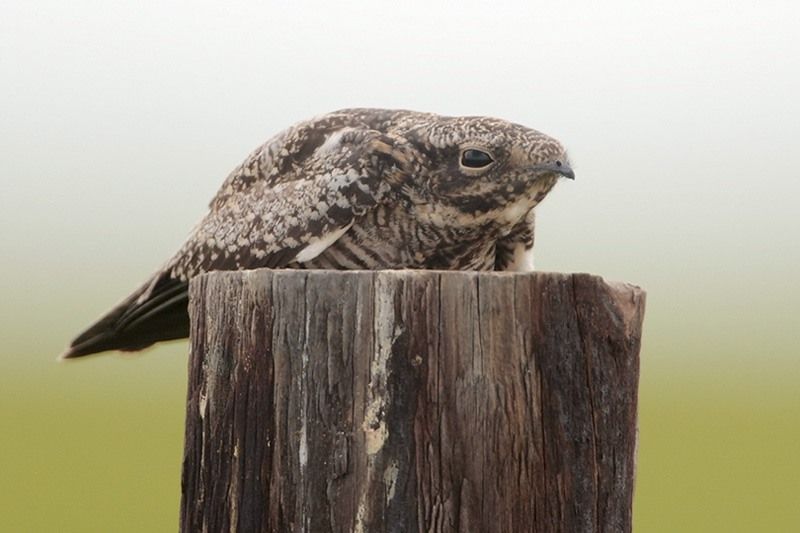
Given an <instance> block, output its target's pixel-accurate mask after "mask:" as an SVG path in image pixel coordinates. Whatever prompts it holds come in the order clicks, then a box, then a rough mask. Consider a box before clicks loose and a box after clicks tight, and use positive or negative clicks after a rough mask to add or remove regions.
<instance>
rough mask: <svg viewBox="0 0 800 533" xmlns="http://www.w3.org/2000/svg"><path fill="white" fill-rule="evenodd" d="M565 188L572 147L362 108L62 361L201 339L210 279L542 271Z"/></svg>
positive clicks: (337, 117)
mask: <svg viewBox="0 0 800 533" xmlns="http://www.w3.org/2000/svg"><path fill="white" fill-rule="evenodd" d="M562 177H563V178H569V179H574V178H575V175H574V172H573V170H572V168H571V167H570V163H569V160H568V158H567V153H566V150H565V148H564V146H563V145H562V144H561V143H560V142H559V141H557V140H556V139H554V138H552V137H550V136H548V135H546V134H544V133H541V132H539V131H537V130H534V129H530V128H527V127H525V126H522V125H519V124H516V123H512V122H508V121H506V120H502V119H498V118H493V117H485V116H456V117H451V116H443V115H438V114H434V113H425V112H417V111H408V110H389V109H369V108H359V109H343V110H339V111H335V112H332V113H328V114H324V115H320V116H317V117H315V118H312V119H310V120H306V121H303V122H299V123H297V124H295V125H293V126H291V127H289V128H288V129H286V130H284V131H282V132H280V133H278V134H276V135H275V136H273V137H272V138H271V139H269V140H268V141H267V142H266V143H264V144H263V145H261V146H259V147H258V148H257V149H256V150H255V151H253V152H252V153H251V154H250V155H249V156H248V157H247V158H246V159H245V160H244V161H243V162H242V163H241V164H240V165H239V166H237V167H236V168H235V169H234V170H233V171H232V172H231V173H230V174H229V175H228V176H227V178H226V179H225V180H224V182H223V184H222V186H221V188H220V189H219V191H218V192H217V193H216V195H215V196H214V197H213V199H212V200H211V202H210V204H209V209H208V212H207V213H206V214H205V216H204V217H202V219H201V220H200V222H199V223H198V224H197V225H196V226H195V227H194V229H193V230H192V231H191V232H190V234H189V236H188V238H187V239H186V240H185V242H184V244H183V245H182V246H181V247H180V249H179V250H178V251H177V253H176V254H175V255H173V256H172V257H171V258H170V259H169V260H168V261H166V263H164V264H163V266H161V268H159V269H158V270H157V271H156V272H155V273H154V274H153V275H152V276H151V277H150V278H149V279H147V281H146V282H145V283H144V284H142V285H141V286H140V287H139V288H138V289H137V290H135V291H134V292H133V293H131V294H130V295H129V296H128V297H126V298H125V299H124V300H122V301H121V302H120V303H119V304H118V305H117V306H115V307H113V308H112V309H111V310H110V311H109V312H108V313H106V314H105V315H103V316H101V318H100V319H99V320H97V321H96V322H95V323H94V324H92V325H91V326H89V327H88V328H87V329H86V330H85V331H84V332H83V333H81V334H80V335H78V336H77V337H75V339H74V340H73V341H72V342H71V343H70V345H69V347H68V348H67V350H66V351H65V352H64V353H63V354H62V355H61V356H60V358H61V359H73V358H77V357H82V356H85V355H89V354H94V353H100V352H106V351H112V350H116V351H123V352H132V351H139V350H142V349H144V348H147V347H149V346H151V345H153V344H155V343H157V342H161V341H167V340H174V339H180V338H185V337H188V336H189V315H188V284H189V281H190V280H191V279H192V278H194V277H195V276H198V275H200V274H202V273H205V272H209V271H215V270H246V269H255V268H290V269H291V268H297V269H338V270H356V269H357V270H380V269H433V270H477V271H492V270H499V271H504V270H510V271H520V270H522V271H525V270H532V266H533V265H532V248H533V243H534V228H535V209H534V208H535V207H536V206H537V205H538V204H539V203H540V202H541V201H542V199H543V198H544V197H545V196H546V195H547V194H548V192H550V190H551V189H552V188H553V186H554V185H555V183H556V182H557V181H558V179H559V178H562Z"/></svg>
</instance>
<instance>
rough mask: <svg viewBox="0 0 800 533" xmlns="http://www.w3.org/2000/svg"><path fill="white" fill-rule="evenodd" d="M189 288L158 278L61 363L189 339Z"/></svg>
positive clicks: (110, 314) (85, 336)
mask: <svg viewBox="0 0 800 533" xmlns="http://www.w3.org/2000/svg"><path fill="white" fill-rule="evenodd" d="M188 301H189V294H188V284H187V283H186V282H184V281H180V280H176V279H172V278H170V277H169V276H168V275H166V274H161V275H158V276H157V277H156V278H155V279H154V280H151V281H149V282H148V283H146V284H144V285H143V286H142V287H140V288H139V289H138V290H136V291H135V292H134V293H133V294H131V295H130V296H128V297H127V298H125V300H123V301H122V302H121V303H120V304H119V305H117V306H116V307H114V308H113V309H112V310H111V311H109V312H108V313H107V314H106V315H104V316H103V317H101V318H100V319H99V320H98V321H97V322H95V323H94V324H93V325H92V326H90V327H89V328H88V329H86V331H84V332H83V333H81V334H80V335H78V336H77V337H76V338H75V339H74V340H73V341H72V342H71V343H70V346H69V348H68V349H67V350H66V351H65V352H64V353H63V354H62V355H61V357H60V358H61V359H73V358H76V357H82V356H84V355H90V354H93V353H99V352H105V351H108V350H122V351H135V350H141V349H143V348H146V347H148V346H150V345H152V344H154V343H156V342H159V341H166V340H173V339H182V338H185V337H188V336H189V312H188Z"/></svg>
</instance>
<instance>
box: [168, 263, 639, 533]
mask: <svg viewBox="0 0 800 533" xmlns="http://www.w3.org/2000/svg"><path fill="white" fill-rule="evenodd" d="M644 300H645V298H644V293H643V292H642V291H641V290H640V289H638V288H636V287H632V286H629V285H622V284H617V285H612V284H608V283H606V282H605V281H603V280H602V279H601V278H599V277H596V276H590V275H586V274H574V275H566V274H544V273H530V274H504V273H460V272H433V271H378V272H331V271H296V270H290V271H269V270H260V271H250V272H227V273H223V272H219V273H213V274H209V275H204V276H201V277H199V278H198V279H196V280H195V281H193V283H192V287H191V292H190V314H191V317H192V330H191V338H192V354H191V360H190V370H189V372H190V381H189V392H188V401H187V416H186V447H185V454H184V464H183V479H182V491H183V499H182V503H181V529H182V531H184V532H189V531H248V532H249V531H307V532H328V531H332V532H339V531H348V532H349V531H355V532H373V531H392V532H394V531H397V532H406V531H426V532H440V531H441V532H445V531H463V532H476V531H501V532H514V531H565V532H575V531H587V532H591V531H630V529H631V505H632V499H633V483H634V470H635V451H636V406H637V387H638V374H639V346H640V340H641V328H642V319H643V313H644Z"/></svg>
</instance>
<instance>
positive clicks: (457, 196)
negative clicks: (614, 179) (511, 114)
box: [402, 116, 575, 226]
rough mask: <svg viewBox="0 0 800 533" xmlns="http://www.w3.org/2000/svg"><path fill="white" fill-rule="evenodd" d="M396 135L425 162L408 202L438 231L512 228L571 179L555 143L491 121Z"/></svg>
mask: <svg viewBox="0 0 800 533" xmlns="http://www.w3.org/2000/svg"><path fill="white" fill-rule="evenodd" d="M402 134H403V136H404V137H405V138H406V139H407V140H408V142H409V143H410V144H411V145H412V146H413V147H414V149H415V151H417V152H418V155H417V157H416V158H415V159H417V160H419V161H422V162H423V163H422V164H421V165H420V166H419V167H418V168H416V169H415V171H414V174H415V176H414V181H415V184H416V186H415V187H406V191H407V194H408V197H409V198H410V199H411V201H412V204H413V205H414V206H415V209H416V210H417V211H419V213H418V214H420V215H422V216H424V215H426V214H429V215H430V216H431V217H434V218H442V217H444V219H447V220H444V221H443V223H448V222H453V220H452V219H453V218H457V219H460V220H462V221H463V223H467V222H473V223H474V224H477V225H481V224H484V225H494V226H510V225H514V224H516V223H518V222H519V221H520V220H522V219H523V218H525V216H526V215H527V213H528V212H529V211H530V210H531V209H532V208H533V207H534V206H535V205H536V204H538V203H539V202H540V201H541V200H542V199H543V198H544V196H545V195H546V194H547V193H548V192H549V191H550V189H551V188H552V187H553V185H554V184H555V182H556V181H557V179H558V178H559V177H562V176H563V177H567V178H570V179H574V177H575V176H574V174H573V171H572V169H571V168H570V164H569V160H568V159H567V155H566V151H565V149H564V147H563V146H562V145H561V143H559V142H558V141H557V140H555V139H553V138H552V137H549V136H547V135H545V134H543V133H540V132H538V131H536V130H533V129H530V128H526V127H524V126H520V125H518V124H513V123H510V122H506V121H504V120H500V119H496V118H489V117H439V116H435V118H431V119H429V120H427V121H423V123H422V125H421V126H417V127H414V128H412V129H410V130H409V131H406V132H402Z"/></svg>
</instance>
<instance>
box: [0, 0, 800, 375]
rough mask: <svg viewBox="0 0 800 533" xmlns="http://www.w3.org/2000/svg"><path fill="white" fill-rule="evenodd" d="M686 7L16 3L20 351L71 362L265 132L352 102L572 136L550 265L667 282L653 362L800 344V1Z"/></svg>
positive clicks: (7, 303)
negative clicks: (89, 329) (97, 321)
mask: <svg viewBox="0 0 800 533" xmlns="http://www.w3.org/2000/svg"><path fill="white" fill-rule="evenodd" d="M668 4H669V5H668V6H666V5H665V6H661V7H656V6H652V5H646V4H644V3H638V2H605V3H589V2H586V3H584V2H575V3H569V4H565V3H562V2H548V3H541V4H537V3H531V2H505V3H502V4H497V3H494V2H493V3H489V2H484V3H476V2H457V3H456V2H432V3H431V2H405V3H397V2H393V3H386V4H384V3H382V2H369V3H348V2H293V3H291V4H290V3H288V2H287V3H275V2H273V3H261V4H259V5H256V4H255V3H252V4H250V3H242V2H226V3H221V2H220V3H209V2H199V3H198V2H136V3H133V2H108V1H104V2H100V1H97V2H87V1H73V2H68V3H67V2H36V3H35V5H34V3H28V2H3V3H1V4H0V250H2V252H0V269H2V270H1V271H0V273H2V276H0V291H2V294H3V301H2V302H0V327H1V328H2V334H3V336H4V337H5V338H6V342H5V346H4V348H3V351H4V352H5V351H7V353H6V354H3V356H2V359H3V363H0V364H7V363H9V362H14V361H16V362H19V363H23V362H24V361H31V360H37V361H38V360H41V361H44V360H47V361H51V360H52V357H54V356H55V355H56V354H57V353H58V352H59V351H60V350H61V349H62V348H63V345H64V344H65V343H66V342H67V341H68V340H69V338H70V337H71V336H72V335H73V334H74V333H76V332H77V331H78V330H80V329H81V328H83V327H84V326H85V325H87V324H88V323H89V322H90V321H91V320H92V319H94V318H95V317H96V316H97V315H98V314H99V313H101V312H102V311H105V310H106V308H107V307H109V306H110V305H111V304H113V303H114V302H116V301H117V300H119V299H121V298H122V297H123V296H124V295H125V294H127V292H128V291H129V290H130V289H133V288H134V287H135V286H136V285H137V284H138V283H139V282H140V281H142V280H143V279H144V278H145V277H146V276H147V275H148V274H149V273H150V272H151V271H152V270H154V269H155V268H156V267H157V266H158V265H159V264H160V263H161V262H162V261H163V260H165V259H166V258H167V257H168V256H169V255H170V254H171V253H172V252H173V251H174V250H175V249H176V248H177V246H178V245H179V244H180V242H181V241H182V239H183V237H184V236H185V235H186V233H187V232H188V230H189V229H190V228H191V227H192V225H193V224H194V223H195V222H196V220H197V219H198V218H199V217H200V216H201V215H202V214H203V212H204V210H205V206H206V204H207V202H208V200H209V199H210V198H211V196H212V194H213V193H214V192H215V191H216V189H217V187H218V186H219V185H220V184H221V182H222V180H223V179H224V177H225V176H226V175H227V173H228V172H229V171H230V170H231V169H232V168H233V167H235V166H236V165H237V164H238V163H239V162H240V161H241V159H242V158H243V157H244V156H245V155H246V154H248V153H249V152H250V151H251V150H252V149H253V148H254V147H255V146H257V145H258V144H260V143H261V142H263V141H264V140H266V139H267V138H268V137H269V136H271V135H272V134H274V133H276V132H277V131H279V130H281V129H283V128H284V127H286V126H288V125H290V124H292V123H293V122H296V121H298V120H301V119H305V118H308V117H310V116H313V115H317V114H320V113H323V112H327V111H332V110H334V109H337V108H342V107H351V106H374V107H392V108H410V109H417V110H424V111H433V112H438V113H442V114H481V115H495V116H499V117H502V118H506V119H509V120H513V121H515V122H519V123H522V124H525V125H528V126H531V127H534V128H537V129H540V130H542V131H545V132H547V133H549V134H551V135H553V136H555V137H557V138H558V139H560V140H561V141H562V142H563V143H564V144H565V145H566V146H567V147H568V148H569V149H570V152H571V156H572V159H573V162H574V167H575V169H576V173H577V180H576V181H575V182H574V183H573V182H563V183H561V184H559V186H558V187H557V189H556V190H555V191H554V193H553V194H552V195H551V196H550V197H549V198H548V199H547V201H546V202H545V203H544V204H543V206H542V208H541V211H540V216H539V222H540V224H539V234H538V236H537V250H538V266H539V268H541V269H545V270H564V271H589V272H593V273H598V274H601V275H604V276H606V277H608V278H612V279H619V280H626V281H630V282H634V283H637V284H640V285H642V286H643V287H645V288H646V289H647V290H648V292H649V297H648V318H647V328H648V329H647V331H646V333H647V337H646V341H645V342H646V344H645V345H646V348H647V350H649V351H648V352H646V354H647V355H648V357H650V359H651V360H654V361H685V360H692V361H694V360H696V359H703V358H705V359H707V360H708V361H709V362H712V363H713V361H714V360H715V358H716V357H725V358H726V359H730V358H736V357H740V358H742V359H748V358H751V357H759V358H761V360H762V361H765V362H768V361H770V360H771V359H775V360H777V359H780V360H783V361H792V362H796V361H797V355H798V354H797V347H798V345H800V333H798V331H800V320H799V319H798V315H799V314H800V313H798V311H797V301H798V299H800V281H798V276H797V269H798V265H799V264H800V244H799V243H800V237H798V233H799V231H798V230H800V213H798V207H797V203H798V198H800V172H798V170H797V163H796V161H795V158H796V157H797V154H798V151H800V146H799V140H800V103H798V94H800V37H798V33H800V10H798V8H797V7H796V4H793V3H790V2H758V3H756V2H701V3H696V2H681V1H678V2H674V1H671V2H669V3H668ZM793 364H794V363H793ZM793 368H795V369H797V368H798V365H796V364H795V366H794V367H793Z"/></svg>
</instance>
